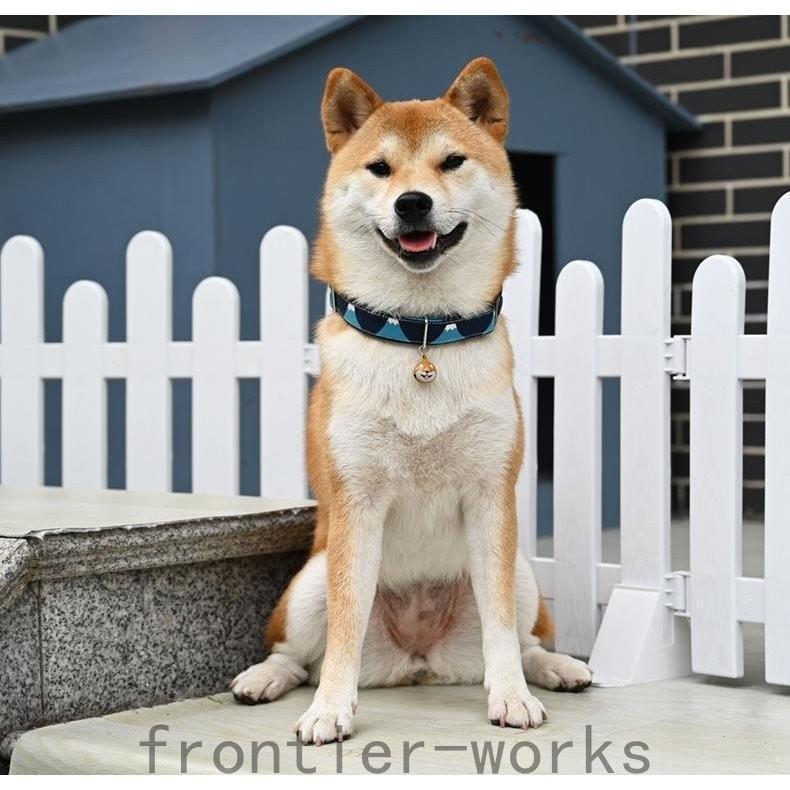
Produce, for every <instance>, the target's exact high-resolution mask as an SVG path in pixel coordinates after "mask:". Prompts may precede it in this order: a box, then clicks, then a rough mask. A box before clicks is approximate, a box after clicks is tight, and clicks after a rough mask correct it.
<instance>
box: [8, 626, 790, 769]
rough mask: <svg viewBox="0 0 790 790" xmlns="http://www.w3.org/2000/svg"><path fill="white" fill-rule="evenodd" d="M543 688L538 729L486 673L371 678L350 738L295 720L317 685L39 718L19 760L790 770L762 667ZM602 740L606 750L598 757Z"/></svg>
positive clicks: (778, 710)
mask: <svg viewBox="0 0 790 790" xmlns="http://www.w3.org/2000/svg"><path fill="white" fill-rule="evenodd" d="M751 636H753V635H751ZM751 636H750V637H749V638H750V639H751ZM533 691H534V692H535V693H536V694H537V696H538V697H539V698H540V699H541V701H542V702H543V703H544V705H545V706H546V709H547V711H548V713H549V720H548V721H547V722H546V723H545V724H544V725H543V726H542V727H541V728H540V729H538V730H530V731H526V732H525V731H521V730H513V729H502V728H500V727H494V726H492V725H491V724H490V723H489V722H488V721H487V719H486V709H485V693H484V691H483V689H482V688H481V687H479V686H456V687H447V686H409V687H402V688H392V689H372V690H362V691H360V694H359V708H358V712H357V718H356V729H355V733H354V735H353V737H352V738H351V739H349V740H347V741H345V742H344V743H343V744H342V746H341V747H340V748H338V747H337V745H336V744H326V745H324V746H321V747H316V746H305V747H297V745H296V743H295V740H294V738H295V736H294V734H293V731H292V727H293V724H294V722H295V721H296V720H297V719H298V717H299V716H300V715H301V714H302V713H303V712H304V711H305V710H306V708H307V706H308V705H309V703H310V701H311V699H312V694H313V689H311V688H306V687H302V688H299V689H296V690H294V691H292V692H290V693H288V694H286V695H285V696H284V697H282V698H281V699H279V700H276V701H275V702H273V703H270V704H268V705H257V706H244V705H238V704H236V703H235V702H234V701H233V700H232V698H231V696H230V695H229V694H218V695H212V696H208V697H204V698H202V699H192V700H185V701H182V702H175V703H173V704H170V705H162V706H157V707H151V708H143V709H137V710H129V711H126V712H123V713H115V714H112V715H108V716H103V717H100V718H92V719H85V720H83V721H74V722H69V723H65V724H57V725H54V726H51V727H45V728H42V729H37V730H32V731H30V732H28V733H26V734H25V735H23V736H22V737H21V738H20V740H19V741H18V743H17V745H16V748H15V749H14V754H13V762H12V765H11V772H12V773H13V774H24V773H40V774H45V773H46V774H55V773H69V774H73V773H136V774H145V773H148V772H149V770H150V769H151V768H152V767H153V768H154V770H155V771H156V773H158V774H178V773H181V772H182V771H185V772H186V773H189V774H216V773H221V772H228V773H239V774H245V773H246V774H248V773H260V774H271V773H276V772H279V773H283V774H286V773H288V774H297V773H307V772H311V773H312V772H315V773H318V774H332V773H337V772H338V769H340V770H342V771H343V772H344V773H348V774H359V773H363V774H364V773H374V772H375V771H384V772H385V773H403V772H405V770H408V771H409V772H410V773H414V774H418V773H458V774H474V773H477V772H478V771H479V770H485V772H486V773H490V772H492V770H493V763H492V762H491V757H492V756H494V757H496V756H497V755H498V756H499V758H500V759H499V769H498V770H499V772H501V773H515V772H518V771H519V770H521V771H526V770H529V769H534V771H535V772H537V773H550V772H552V770H554V771H556V772H559V773H584V772H585V771H587V770H588V768H589V770H591V771H592V772H595V773H604V772H606V771H607V767H606V766H607V764H608V766H609V767H610V768H611V770H612V771H613V772H615V773H618V774H623V773H627V770H626V768H625V765H626V764H627V765H628V766H629V767H630V768H632V769H636V770H643V769H644V768H646V767H647V768H648V769H649V772H651V773H770V772H774V773H786V772H788V771H790V755H789V754H788V752H787V748H786V746H787V743H788V742H790V717H788V716H787V713H786V710H787V699H786V696H785V695H783V694H781V693H779V692H777V690H776V689H771V688H769V687H767V686H765V685H764V684H762V685H760V684H759V682H755V681H754V680H752V679H749V678H747V679H746V680H744V681H738V682H736V681H722V682H720V683H711V682H710V681H705V680H700V679H696V678H682V679H678V680H672V681H663V682H660V683H651V684H647V685H643V686H631V687H628V688H592V689H589V690H588V691H586V692H584V693H583V694H559V693H552V692H548V691H544V690H542V689H533ZM755 711H759V715H757V716H755V715H754V713H755ZM746 722H748V725H747V726H744V725H745V723H746ZM162 725H164V726H162ZM154 727H159V729H157V730H156V731H154V732H153V736H152V728H154ZM165 727H166V728H167V729H165ZM153 740H156V741H158V742H160V743H161V745H158V746H156V747H155V748H154V751H153V754H154V763H153V766H152V764H151V762H150V759H151V751H150V747H149V746H148V745H146V744H147V743H148V742H150V741H153ZM607 741H611V744H610V745H608V746H606V745H605V744H606V742H607ZM637 741H638V742H640V743H641V744H643V745H637V744H636V742H637ZM569 742H572V743H570V745H567V746H564V747H563V748H562V749H561V750H559V751H558V749H559V748H560V746H561V745H562V744H568V743H569ZM141 744H143V745H141ZM190 744H198V745H195V746H190ZM629 744H631V745H630V747H629ZM602 746H603V747H604V749H603V752H602V753H603V756H604V758H605V760H606V762H605V763H604V762H603V761H602V760H601V759H596V758H594V757H593V756H592V755H593V754H594V753H595V751H596V750H597V749H598V748H599V747H602ZM627 748H628V749H630V753H627V752H626V749H627ZM256 750H257V762H256V760H255V759H254V758H253V754H254V753H256ZM184 755H185V756H184ZM275 755H276V756H275ZM485 755H488V759H487V761H486V762H485V763H484V764H481V759H483V758H484V757H485ZM636 755H639V756H640V757H645V758H646V759H647V761H648V763H647V765H646V764H645V763H644V762H643V761H641V760H639V759H636V757H635V756H636ZM588 759H589V760H590V763H589V766H588ZM481 765H482V766H484V767H481ZM387 766H388V767H387ZM385 769H386V770H385Z"/></svg>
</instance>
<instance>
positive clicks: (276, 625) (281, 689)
mask: <svg viewBox="0 0 790 790" xmlns="http://www.w3.org/2000/svg"><path fill="white" fill-rule="evenodd" d="M267 637H268V639H267V641H268V642H269V644H270V645H271V653H270V654H269V656H268V658H267V659H266V660H265V661H262V662H261V663H260V664H254V665H253V666H251V667H250V668H249V669H246V670H245V671H244V672H242V673H240V674H239V675H238V676H237V677H236V678H234V680H233V681H232V682H231V690H232V691H233V696H234V698H235V699H236V701H237V702H241V703H243V704H246V705H254V704H256V703H259V702H271V701H272V700H274V699H277V697H279V696H281V695H282V694H284V693H285V692H286V691H290V690H291V689H292V688H295V687H296V686H299V685H301V684H302V683H304V682H305V681H306V680H308V678H309V677H310V674H311V669H313V668H315V667H320V664H321V659H322V658H323V654H324V647H325V644H326V553H325V552H320V553H318V554H315V555H314V556H313V557H311V558H310V559H309V560H308V561H307V564H306V565H305V566H304V568H302V570H301V571H299V573H298V574H297V575H296V576H294V578H293V579H292V580H291V583H290V585H289V586H288V588H287V589H286V591H285V592H284V593H283V596H282V597H281V598H280V601H279V602H278V604H277V606H276V607H275V610H274V612H273V613H272V616H271V619H270V620H269V627H268V629H267ZM314 674H315V673H314ZM315 679H317V678H315Z"/></svg>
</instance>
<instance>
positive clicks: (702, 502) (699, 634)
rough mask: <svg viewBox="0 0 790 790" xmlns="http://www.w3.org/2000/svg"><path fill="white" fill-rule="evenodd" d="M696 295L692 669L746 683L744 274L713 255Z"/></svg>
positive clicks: (691, 451) (691, 516)
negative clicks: (740, 600)
mask: <svg viewBox="0 0 790 790" xmlns="http://www.w3.org/2000/svg"><path fill="white" fill-rule="evenodd" d="M692 294H693V296H692V303H691V370H690V379H691V392H690V396H691V403H690V414H689V417H690V422H691V435H690V443H689V445H690V446H689V457H690V469H689V476H690V500H689V520H690V525H691V528H690V532H691V541H690V548H691V552H690V559H691V562H690V570H691V596H690V597H691V604H690V607H689V610H690V613H691V664H692V669H693V670H694V671H695V672H703V673H707V674H711V675H720V676H724V677H741V676H742V675H743V637H742V633H741V624H740V623H739V622H738V618H737V611H736V578H737V577H738V576H740V575H741V521H742V514H741V506H742V498H743V497H742V490H741V489H742V485H743V397H742V385H741V382H740V380H739V378H738V336H739V335H740V334H742V332H743V318H744V295H745V281H744V275H743V269H741V267H740V265H739V264H738V262H737V261H736V260H735V259H733V258H730V257H728V256H726V255H712V256H711V257H709V258H706V259H705V260H704V261H703V262H702V264H701V265H700V267H699V269H698V270H697V273H696V274H695V276H694V283H693V291H692ZM785 571H786V569H785ZM786 603H787V602H786V601H785V605H786Z"/></svg>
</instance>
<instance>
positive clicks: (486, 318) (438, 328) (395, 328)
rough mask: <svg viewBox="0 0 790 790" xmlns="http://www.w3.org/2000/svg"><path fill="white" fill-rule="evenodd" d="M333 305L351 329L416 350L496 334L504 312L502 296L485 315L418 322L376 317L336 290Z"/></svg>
mask: <svg viewBox="0 0 790 790" xmlns="http://www.w3.org/2000/svg"><path fill="white" fill-rule="evenodd" d="M329 304H330V305H331V306H332V309H333V310H334V311H335V312H336V313H337V314H338V315H339V316H340V317H341V318H342V319H343V320H344V321H345V322H346V323H347V324H348V325H349V326H353V327H354V329H357V330H359V331H360V332H364V333H365V334H366V335H371V336H373V337H378V338H381V339H382V340H392V341H394V342H396V343H411V344H412V345H416V346H422V345H423V341H425V345H427V346H440V345H443V344H445V343H457V342H459V341H461V340H468V339H469V338H471V337H480V336H481V335H487V334H489V333H490V332H493V331H494V327H496V324H497V319H498V318H499V314H500V313H501V312H502V294H501V293H500V294H499V296H497V298H496V299H495V300H494V301H493V303H492V304H491V306H490V307H489V308H488V310H486V311H485V312H484V313H478V314H477V315H473V316H470V317H469V318H462V317H461V316H457V315H445V316H424V317H422V318H417V317H414V316H397V315H388V314H386V313H376V312H374V311H373V310H369V309H368V308H366V307H363V306H362V305H361V304H359V303H358V302H352V301H351V300H350V299H349V298H348V297H346V296H343V295H342V294H339V293H337V291H335V290H334V289H332V288H330V289H329Z"/></svg>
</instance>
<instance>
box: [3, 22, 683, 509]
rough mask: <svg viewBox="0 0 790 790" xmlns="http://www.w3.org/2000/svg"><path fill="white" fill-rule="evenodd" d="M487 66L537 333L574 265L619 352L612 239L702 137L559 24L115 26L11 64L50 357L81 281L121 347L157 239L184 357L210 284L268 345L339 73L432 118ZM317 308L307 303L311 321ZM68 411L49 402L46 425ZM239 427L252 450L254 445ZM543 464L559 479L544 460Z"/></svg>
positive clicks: (8, 80)
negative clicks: (676, 151)
mask: <svg viewBox="0 0 790 790" xmlns="http://www.w3.org/2000/svg"><path fill="white" fill-rule="evenodd" d="M483 54H485V55H488V56H490V57H491V58H493V59H494V60H495V62H496V63H497V66H498V67H499V69H500V71H501V74H502V77H503V79H504V81H505V83H506V85H507V86H508V89H509V91H510V95H511V127H510V135H509V138H508V148H509V151H510V152H511V156H512V161H513V166H514V173H515V176H516V180H517V182H518V186H519V190H520V194H521V200H522V204H523V205H524V206H525V207H528V208H531V209H533V210H534V211H536V212H537V213H538V215H539V217H540V219H541V221H542V224H543V228H544V247H545V251H544V260H543V269H544V277H543V286H542V294H541V303H542V321H543V326H542V331H547V332H548V331H551V329H552V322H553V318H552V316H553V309H552V305H553V284H554V278H555V276H556V273H557V271H558V269H559V267H560V266H561V265H562V264H564V263H565V262H567V261H569V260H571V259H573V258H575V257H576V256H581V255H584V256H589V257H592V259H593V260H594V261H595V262H596V263H597V264H598V265H599V266H600V267H601V269H602V270H603V272H604V276H605V279H606V286H607V288H606V296H605V301H606V304H605V324H606V326H605V330H606V331H608V332H613V331H617V329H618V327H619V302H620V295H619V282H620V278H619V266H620V236H619V232H618V227H619V223H620V220H621V218H622V216H623V213H624V212H625V210H626V208H627V207H628V206H629V205H630V204H631V202H633V201H634V200H636V199H637V198H640V197H655V198H659V199H663V198H664V194H665V132H666V131H667V130H672V131H693V130H695V129H696V128H697V124H696V121H695V120H694V118H693V117H692V116H690V115H688V114H687V113H686V112H685V111H683V110H682V109H680V108H678V107H676V106H674V105H673V104H672V103H671V102H670V101H668V100H667V99H666V98H665V97H664V96H662V95H661V94H660V93H658V92H657V91H655V90H654V89H653V88H651V87H650V86H648V85H647V84H646V83H645V82H643V81H642V80H641V79H639V78H638V77H637V76H636V75H635V74H634V73H633V72H631V71H629V70H627V69H626V68H624V67H622V66H621V65H620V64H619V63H618V62H617V61H616V60H615V59H614V58H613V57H612V56H610V55H609V54H608V53H607V52H606V51H604V50H603V49H602V48H601V47H600V46H598V45H597V44H595V43H594V42H591V41H589V40H588V39H586V38H585V37H584V36H583V35H582V34H580V33H579V32H578V31H577V30H576V29H575V28H574V27H573V26H572V25H571V24H570V23H568V22H567V21H565V20H564V18H563V17H441V18H439V17H123V16H119V17H108V18H96V19H90V20H86V21H83V22H81V23H79V24H75V25H73V26H71V27H69V28H68V29H66V30H65V31H63V32H62V33H59V34H58V35H56V36H54V37H53V38H51V39H47V40H42V41H40V42H37V43H34V44H31V45H28V46H25V47H22V48H19V49H18V50H16V51H14V52H12V53H11V54H9V55H8V56H7V57H5V58H3V59H2V60H0V112H2V114H3V117H2V123H0V172H2V174H3V175H2V178H0V242H2V241H5V240H6V239H7V238H9V237H10V236H12V235H15V234H30V235H32V236H34V237H36V238H37V239H38V240H39V241H40V242H41V244H42V246H43V247H44V250H45V253H46V266H47V278H46V282H47V293H46V336H47V339H49V340H58V339H59V338H60V334H61V314H60V306H61V304H62V300H63V295H64V292H65V290H66V288H67V287H68V286H69V285H70V284H71V283H72V282H74V281H75V280H77V279H80V278H83V277H86V278H90V279H93V280H96V281H98V282H99V283H101V284H102V285H103V286H104V288H105V289H106V291H107V293H108V296H109V300H110V303H111V310H110V320H111V324H110V339H111V340H120V339H122V338H123V335H124V312H123V310H124V298H123V297H124V266H123V259H124V250H125V246H126V244H127V242H128V240H129V239H130V238H131V236H132V235H134V234H135V233H136V232H137V231H139V230H142V229H146V228H150V229H155V230H159V231H161V232H163V233H164V234H165V235H167V236H168V238H169V239H170V240H171V242H172V244H173V248H174V337H175V338H176V339H183V338H186V337H188V336H189V331H190V329H189V327H190V316H191V307H190V297H191V294H192V291H193V289H194V287H195V286H196V285H197V283H198V282H199V281H200V280H202V279H203V278H204V277H206V276H208V275H211V274H217V275H223V276H226V277H228V278H230V279H231V280H233V281H234V282H235V283H236V285H237V286H238V288H239V290H240V292H241V294H242V313H241V327H242V337H254V336H256V327H257V325H258V305H257V303H256V301H255V299H254V298H252V297H251V295H252V294H255V293H256V291H257V277H258V266H257V255H258V245H259V242H260V239H261V236H262V234H263V232H264V231H265V230H267V229H268V228H270V227H271V226H273V225H277V224H281V223H285V224H289V225H294V226H296V227H298V228H301V229H302V230H303V231H304V232H305V234H306V235H307V236H308V238H310V237H312V235H313V234H314V232H315V230H316V222H317V202H318V198H319V195H320V191H321V186H322V182H323V178H324V172H325V170H326V164H327V156H328V155H327V153H326V150H325V147H324V140H323V132H322V129H321V124H320V119H319V111H318V108H319V102H320V99H321V94H322V90H323V83H324V78H325V76H326V73H327V71H328V70H329V69H330V68H331V67H333V66H336V65H345V66H348V67H350V68H353V69H354V70H356V71H358V72H359V73H360V74H361V75H362V76H363V77H364V78H365V79H366V80H368V81H369V82H370V83H371V84H372V85H373V86H374V87H375V88H376V90H377V91H378V92H379V93H380V94H381V95H382V96H383V97H385V98H411V97H414V96H418V97H432V96H436V95H438V94H440V93H442V92H443V91H444V90H445V88H446V87H447V86H449V84H450V82H451V81H452V79H453V77H454V76H455V74H456V73H457V72H458V70H459V69H460V68H461V67H462V66H463V65H464V64H465V63H466V62H467V61H468V60H469V59H471V58H472V57H475V56H478V55H483ZM322 305H323V293H322V289H321V287H320V286H319V284H317V283H316V284H314V285H313V287H312V289H311V306H312V311H311V315H312V317H313V318H317V317H318V316H319V315H320V313H321V311H322ZM510 309H511V310H513V309H517V308H516V307H511V308H510ZM242 392H243V396H244V402H243V405H242V424H243V425H244V421H245V420H248V421H249V420H254V416H252V415H254V414H255V413H256V410H255V408H254V407H253V406H252V405H251V404H253V403H254V401H255V399H256V397H257V394H256V392H255V391H254V390H253V389H251V388H246V389H245V387H244V383H242ZM58 397H59V396H58V391H57V389H56V388H51V391H48V394H47V415H48V420H50V421H52V423H53V425H54V423H55V421H56V420H57V419H58V417H57V415H58V411H59V409H58ZM174 399H175V403H174V415H175V416H176V428H175V431H176V453H175V455H176V458H175V461H174V463H175V468H176V473H175V476H174V480H175V484H176V487H177V488H179V489H188V487H189V479H188V469H187V464H180V462H179V452H178V448H179V446H181V447H183V446H185V443H186V442H188V425H189V418H188V413H189V393H188V392H186V391H184V390H183V388H180V387H179V386H178V384H177V383H176V384H174ZM548 401H549V398H548V394H547V397H546V398H545V402H546V403H548ZM245 403H246V408H245V405H244V404H245ZM616 411H617V393H616V391H613V390H612V391H607V393H606V397H605V410H604V413H605V424H604V433H605V436H604V457H605V463H604V468H605V470H606V472H605V475H606V476H607V481H608V482H609V484H608V485H606V486H605V493H604V523H605V524H615V523H617V507H618V503H617V494H616V492H617V487H616V482H617V478H618V426H617V420H616ZM548 414H549V412H546V411H544V413H543V417H542V419H541V421H540V422H541V425H542V426H544V427H543V428H541V430H545V427H548V429H549V430H550V424H551V420H550V418H549V416H548ZM109 419H110V422H111V425H113V424H115V425H117V426H118V428H119V429H118V431H117V432H113V431H112V430H111V432H110V448H109V450H110V482H111V485H114V486H117V487H122V486H123V484H124V470H123V448H122V447H120V446H119V443H120V441H121V440H120V439H119V440H118V441H117V442H113V435H116V434H117V436H118V437H121V436H122V431H121V430H120V427H121V426H122V423H123V392H122V390H120V391H118V392H115V393H114V394H113V393H112V392H111V398H110V414H109ZM179 426H180V427H179ZM249 427H250V428H251V429H250V430H243V431H242V435H243V436H244V437H245V439H244V441H248V442H254V441H256V439H255V437H256V436H257V434H258V432H257V430H255V429H254V426H253V425H249ZM57 437H59V431H55V430H53V431H52V435H51V436H49V435H48V439H51V440H52V441H51V442H48V447H49V448H50V449H51V452H49V453H48V455H47V459H46V470H47V471H46V480H47V482H50V483H57V482H59V459H58V453H57ZM539 443H540V447H541V463H542V467H543V468H544V469H545V470H547V471H548V470H549V469H550V462H551V459H550V457H549V452H547V451H545V448H549V447H550V443H549V442H547V441H546V436H545V435H541V436H539ZM248 449H249V450H250V452H249V453H248V455H249V457H250V459H252V458H257V452H253V451H252V450H256V449H257V448H252V447H249V448H248ZM242 455H243V461H242V470H243V471H242V493H255V492H256V485H257V483H256V481H257V479H258V472H257V467H256V464H257V461H255V462H253V461H252V460H249V461H247V460H246V457H245V450H244V448H243V449H242ZM607 492H609V493H610V494H611V495H608V494H607ZM545 501H546V502H547V503H548V501H549V498H548V497H546V498H545Z"/></svg>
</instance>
